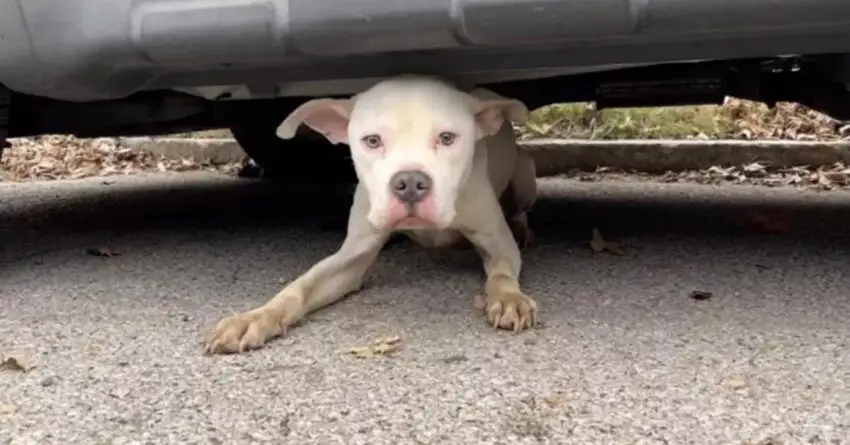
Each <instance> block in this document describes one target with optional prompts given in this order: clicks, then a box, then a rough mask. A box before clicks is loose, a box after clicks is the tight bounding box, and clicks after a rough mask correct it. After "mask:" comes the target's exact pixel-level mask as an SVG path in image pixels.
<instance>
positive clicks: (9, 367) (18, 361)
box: [0, 356, 35, 372]
mask: <svg viewBox="0 0 850 445" xmlns="http://www.w3.org/2000/svg"><path fill="white" fill-rule="evenodd" d="M34 367H35V366H33V365H31V364H30V363H28V362H27V360H25V359H24V358H22V357H13V356H8V357H4V358H3V361H2V362H0V371H16V372H29V370H31V369H32V368H34Z"/></svg>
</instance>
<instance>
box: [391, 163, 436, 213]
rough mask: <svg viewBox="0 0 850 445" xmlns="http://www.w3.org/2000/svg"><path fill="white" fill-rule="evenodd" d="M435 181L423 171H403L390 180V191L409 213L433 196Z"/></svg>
mask: <svg viewBox="0 0 850 445" xmlns="http://www.w3.org/2000/svg"><path fill="white" fill-rule="evenodd" d="M433 185H434V181H433V180H432V179H431V177H430V176H428V174H427V173H425V172H423V171H421V170H403V171H400V172H398V173H396V174H394V175H393V176H392V178H390V191H391V192H392V194H393V196H395V197H396V199H398V200H399V202H401V203H402V204H404V206H405V207H407V208H408V211H410V210H412V209H413V207H415V206H416V204H418V203H420V202H422V200H424V199H425V198H427V197H428V195H430V194H431V189H432V188H433Z"/></svg>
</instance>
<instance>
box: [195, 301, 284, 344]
mask: <svg viewBox="0 0 850 445" xmlns="http://www.w3.org/2000/svg"><path fill="white" fill-rule="evenodd" d="M285 330H286V325H285V324H284V322H283V320H282V318H281V317H280V316H279V315H278V314H275V313H273V312H272V311H270V310H268V309H262V308H261V309H255V310H253V311H249V312H244V313H241V314H236V315H233V316H230V317H227V318H225V319H223V320H221V321H219V322H218V324H217V325H216V326H215V328H214V329H213V330H212V331H211V332H210V333H209V334H208V335H207V336H206V339H205V340H204V352H206V353H207V354H232V353H242V352H245V351H247V350H250V349H257V348H260V347H261V346H263V345H264V344H265V343H266V342H267V341H269V340H270V339H272V338H274V337H276V336H278V335H281V334H283V333H284V331H285Z"/></svg>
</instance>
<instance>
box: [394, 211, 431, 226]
mask: <svg viewBox="0 0 850 445" xmlns="http://www.w3.org/2000/svg"><path fill="white" fill-rule="evenodd" d="M434 226H435V224H434V222H433V221H431V220H428V219H426V218H423V217H421V216H419V215H417V214H415V213H413V212H408V214H407V216H405V217H403V218H401V219H398V220H396V222H395V223H394V224H393V228H396V229H426V228H427V229H431V228H434Z"/></svg>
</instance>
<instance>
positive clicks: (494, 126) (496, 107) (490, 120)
mask: <svg viewBox="0 0 850 445" xmlns="http://www.w3.org/2000/svg"><path fill="white" fill-rule="evenodd" d="M474 112H475V121H476V122H477V123H478V127H479V128H480V129H481V132H482V133H483V134H484V135H487V136H492V135H494V134H496V133H498V132H499V129H501V128H502V125H503V124H504V123H505V120H508V121H510V122H514V123H518V124H524V123H525V121H526V120H528V107H526V106H525V104H524V103H522V102H520V101H518V100H516V99H507V98H499V99H485V100H476V102H475V105H474Z"/></svg>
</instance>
